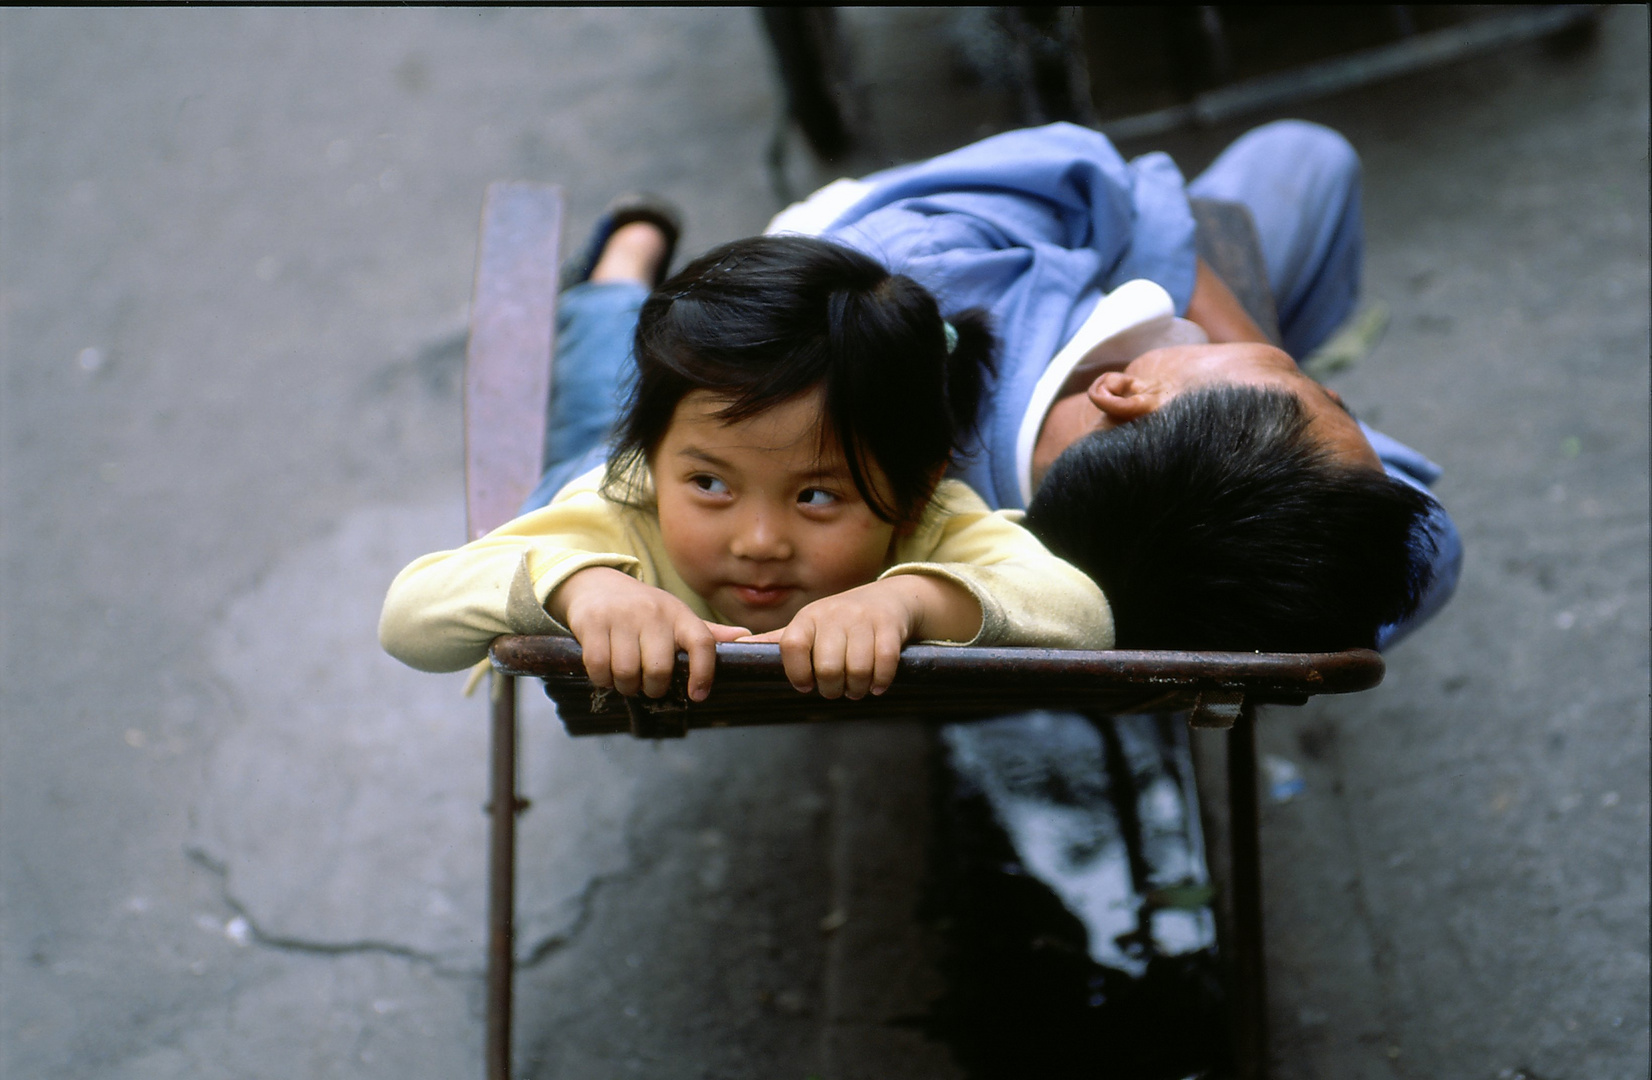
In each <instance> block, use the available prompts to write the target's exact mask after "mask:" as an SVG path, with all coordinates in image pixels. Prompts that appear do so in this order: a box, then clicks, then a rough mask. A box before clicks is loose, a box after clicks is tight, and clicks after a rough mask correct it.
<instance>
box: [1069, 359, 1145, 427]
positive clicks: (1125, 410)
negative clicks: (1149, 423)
mask: <svg viewBox="0 0 1652 1080" xmlns="http://www.w3.org/2000/svg"><path fill="white" fill-rule="evenodd" d="M1084 394H1085V396H1086V397H1088V398H1089V399H1090V404H1092V405H1094V406H1095V407H1096V408H1097V409H1099V410H1101V412H1102V414H1103V415H1104V416H1106V417H1107V418H1108V419H1110V420H1112V421H1113V422H1114V423H1115V424H1128V423H1129V422H1130V421H1132V420H1140V419H1141V418H1142V417H1144V416H1146V415H1147V414H1148V413H1150V412H1152V411H1153V410H1155V409H1157V408H1158V407H1159V406H1160V405H1162V404H1163V403H1164V402H1163V400H1162V395H1161V394H1160V393H1159V390H1158V388H1157V387H1155V386H1153V385H1151V384H1149V383H1146V382H1143V381H1142V380H1141V379H1138V378H1137V377H1136V376H1134V375H1130V374H1128V373H1126V372H1123V371H1106V372H1103V373H1102V374H1100V375H1098V376H1096V380H1095V381H1094V382H1092V383H1091V384H1090V386H1089V388H1088V389H1087V390H1085V391H1084Z"/></svg>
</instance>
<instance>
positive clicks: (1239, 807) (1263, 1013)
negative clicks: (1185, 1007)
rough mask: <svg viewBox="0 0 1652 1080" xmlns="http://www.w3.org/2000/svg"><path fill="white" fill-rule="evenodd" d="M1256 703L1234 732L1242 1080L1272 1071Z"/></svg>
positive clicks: (1236, 974)
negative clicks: (1269, 1042) (1263, 927)
mask: <svg viewBox="0 0 1652 1080" xmlns="http://www.w3.org/2000/svg"><path fill="white" fill-rule="evenodd" d="M1256 787H1257V783H1256V706H1255V705H1254V704H1252V703H1251V702H1248V701H1247V702H1246V703H1245V704H1244V706H1243V707H1241V708H1240V710H1239V719H1238V720H1237V721H1236V722H1235V723H1234V725H1233V727H1232V729H1231V730H1229V732H1228V808H1229V814H1230V818H1229V829H1230V832H1229V842H1230V844H1231V851H1232V862H1231V867H1232V874H1233V880H1232V890H1233V969H1232V970H1233V982H1232V986H1233V995H1232V1002H1231V1004H1232V1013H1231V1018H1232V1024H1233V1046H1234V1064H1235V1067H1236V1069H1237V1071H1238V1077H1239V1080H1264V1078H1265V1077H1266V1076H1267V1073H1268V983H1267V962H1266V956H1265V951H1264V949H1263V935H1262V838H1261V831H1260V821H1259V816H1258V807H1257V790H1256Z"/></svg>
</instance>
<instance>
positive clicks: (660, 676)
mask: <svg viewBox="0 0 1652 1080" xmlns="http://www.w3.org/2000/svg"><path fill="white" fill-rule="evenodd" d="M545 610H546V611H548V612H550V614H551V617H552V618H553V619H555V620H557V621H558V622H560V623H561V624H562V625H563V626H566V627H567V628H568V629H569V630H572V631H573V634H574V639H575V640H577V641H578V642H579V645H580V649H581V650H582V651H583V653H584V655H585V674H586V676H587V677H588V678H590V680H591V682H592V684H593V685H596V686H601V687H611V688H613V689H615V690H618V691H619V692H620V693H622V694H625V695H627V696H630V695H633V694H636V693H637V692H638V691H639V690H641V691H642V692H643V693H644V694H647V695H648V696H649V697H654V698H657V697H663V696H664V695H665V692H666V691H667V690H669V689H670V688H671V672H672V669H673V668H674V667H675V666H676V663H677V650H678V649H681V650H682V651H683V652H686V653H688V696H689V698H690V699H691V700H693V701H704V700H705V699H706V695H707V694H709V693H711V677H712V673H713V671H714V670H715V668H716V665H717V642H719V641H733V640H735V639H736V638H739V637H743V636H745V635H746V634H748V633H749V631H747V630H746V628H745V627H743V626H723V625H721V624H719V623H711V622H706V621H705V620H704V619H702V618H700V617H699V616H698V615H696V614H694V612H693V610H692V609H691V608H690V607H689V606H688V605H687V604H685V603H683V602H682V601H681V600H679V599H677V598H676V597H675V596H672V595H671V594H670V593H668V592H666V591H665V590H664V589H656V588H655V587H654V586H652V585H644V584H643V583H642V582H640V581H638V580H637V579H636V578H634V577H632V576H631V575H630V574H625V573H621V572H620V571H618V570H614V569H611V568H609V567H606V566H593V567H590V568H589V569H585V570H581V571H579V572H577V573H575V574H572V575H570V576H569V577H568V580H567V581H564V582H563V583H562V584H561V585H558V586H557V587H556V589H555V591H553V592H552V593H551V595H550V597H549V599H547V600H546V602H545Z"/></svg>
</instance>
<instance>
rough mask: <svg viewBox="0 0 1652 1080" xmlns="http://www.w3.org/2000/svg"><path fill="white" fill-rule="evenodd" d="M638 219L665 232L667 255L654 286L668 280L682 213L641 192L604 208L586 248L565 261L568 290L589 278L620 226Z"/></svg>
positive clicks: (563, 267) (680, 231) (563, 277)
mask: <svg viewBox="0 0 1652 1080" xmlns="http://www.w3.org/2000/svg"><path fill="white" fill-rule="evenodd" d="M637 221H646V222H648V223H649V224H650V225H652V226H654V227H655V228H657V229H659V230H660V232H662V233H664V234H665V257H664V258H662V259H661V260H660V267H659V269H658V270H656V271H655V272H654V285H655V286H656V287H658V285H659V284H660V282H662V281H664V280H665V278H666V273H667V271H669V270H670V268H671V259H672V257H673V256H674V255H675V254H676V253H677V238H678V237H679V236H680V235H682V231H683V225H682V215H681V214H679V213H678V211H677V208H676V207H675V206H672V205H671V204H670V203H668V202H666V201H665V200H664V199H662V198H660V197H659V196H658V195H649V194H647V193H646V192H640V191H634V192H629V193H627V194H625V195H621V196H619V197H618V198H616V199H615V200H614V201H613V202H611V203H609V204H608V206H607V208H606V209H604V210H603V211H602V214H601V215H600V216H598V218H597V220H596V224H595V225H593V226H591V235H590V236H589V237H588V238H587V239H586V241H585V247H584V248H583V249H581V250H580V251H578V252H576V253H575V254H573V255H571V256H569V257H568V261H567V262H565V263H563V264H562V287H563V288H564V289H568V288H572V287H573V286H575V285H578V284H580V283H582V282H584V281H588V280H589V279H590V277H591V271H592V270H593V269H595V268H596V265H597V261H598V260H599V259H601V258H602V251H603V249H604V248H606V247H607V246H608V238H609V237H611V236H613V235H614V233H615V231H616V230H618V229H619V228H620V227H621V226H624V225H630V224H631V223H633V222H637Z"/></svg>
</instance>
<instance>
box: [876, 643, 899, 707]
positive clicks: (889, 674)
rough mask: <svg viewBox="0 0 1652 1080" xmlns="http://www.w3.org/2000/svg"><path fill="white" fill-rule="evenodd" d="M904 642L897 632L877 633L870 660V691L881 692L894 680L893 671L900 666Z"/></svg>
mask: <svg viewBox="0 0 1652 1080" xmlns="http://www.w3.org/2000/svg"><path fill="white" fill-rule="evenodd" d="M903 644H905V643H904V642H903V641H902V640H901V637H900V635H899V634H879V635H878V640H877V645H876V647H875V648H874V649H873V654H874V660H873V662H872V693H873V694H874V695H877V694H881V693H883V692H884V691H885V690H887V689H889V687H890V685H891V684H893V683H894V681H895V672H896V671H898V670H900V666H901V646H902V645H903Z"/></svg>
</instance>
